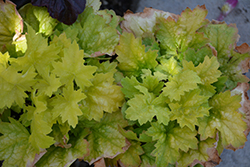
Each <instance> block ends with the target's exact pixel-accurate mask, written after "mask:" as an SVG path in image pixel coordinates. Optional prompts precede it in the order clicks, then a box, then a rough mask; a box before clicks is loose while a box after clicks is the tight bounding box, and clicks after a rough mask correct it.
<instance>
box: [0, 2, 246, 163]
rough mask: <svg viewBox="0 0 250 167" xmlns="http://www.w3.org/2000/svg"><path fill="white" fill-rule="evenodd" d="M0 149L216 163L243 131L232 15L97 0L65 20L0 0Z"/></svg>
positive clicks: (4, 154)
mask: <svg viewBox="0 0 250 167" xmlns="http://www.w3.org/2000/svg"><path fill="white" fill-rule="evenodd" d="M0 5H1V6H0V9H1V10H0V51H1V52H0V89H1V91H0V92H1V93H0V99H1V100H0V160H4V162H3V167H9V166H20V167H22V166H28V167H29V166H36V167H40V166H41V167H46V166H70V164H71V163H73V162H74V161H75V160H76V159H83V160H84V161H87V162H89V163H90V164H92V163H95V164H96V165H97V164H99V165H100V164H101V165H103V166H105V165H106V166H118V165H120V166H141V167H143V166H159V167H166V166H180V167H182V166H194V165H196V164H202V165H204V166H209V165H210V166H214V165H217V164H218V163H219V162H220V158H219V155H220V154H221V153H222V151H223V149H224V148H230V149H233V150H236V149H238V148H242V146H244V143H245V142H246V136H247V134H248V132H249V129H248V127H250V126H249V121H248V120H249V113H248V112H249V104H250V103H249V100H248V97H247V93H246V92H247V90H248V81H249V79H248V78H247V77H245V76H244V75H242V73H245V72H247V71H248V61H249V59H250V55H249V52H250V47H249V46H248V45H247V44H246V43H244V44H242V45H241V46H236V42H237V40H238V38H239V36H238V34H237V28H236V26H235V25H233V24H230V25H227V24H225V23H224V22H215V21H212V22H210V21H208V20H206V19H205V17H206V15H207V10H206V9H205V6H197V7H196V8H195V9H193V10H191V9H189V8H187V9H186V10H184V11H183V12H182V13H181V15H174V14H171V13H168V12H163V11H159V10H154V9H151V8H146V9H145V10H144V12H143V13H137V14H133V13H131V12H128V13H127V14H125V16H124V17H123V18H121V17H119V16H117V15H116V14H115V13H114V12H113V11H112V10H99V7H100V2H99V1H98V0H89V1H87V2H86V8H85V10H84V12H83V13H81V14H80V15H79V16H78V19H77V20H76V22H75V23H74V24H72V25H65V24H63V23H60V22H58V21H57V20H55V19H53V18H51V17H50V16H49V13H48V12H47V9H46V8H43V7H36V6H32V5H31V4H27V5H26V6H24V7H22V8H21V9H20V10H19V11H17V10H16V9H15V5H14V4H12V3H11V2H10V1H8V0H6V2H3V1H2V0H0Z"/></svg>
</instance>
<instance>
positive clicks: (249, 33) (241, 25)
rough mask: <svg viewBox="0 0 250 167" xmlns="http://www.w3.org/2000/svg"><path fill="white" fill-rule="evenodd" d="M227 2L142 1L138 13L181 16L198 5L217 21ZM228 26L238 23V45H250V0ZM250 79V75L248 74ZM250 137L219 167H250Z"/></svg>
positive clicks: (242, 1) (224, 155)
mask: <svg viewBox="0 0 250 167" xmlns="http://www.w3.org/2000/svg"><path fill="white" fill-rule="evenodd" d="M224 2H225V0H209V1H208V0H185V1H184V0H154V1H151V0H141V1H140V2H139V5H138V8H137V11H136V12H142V11H143V9H144V7H153V8H156V9H160V10H164V11H168V12H171V13H175V14H180V13H181V12H182V11H183V10H184V9H185V8H186V7H189V8H191V9H193V8H195V7H196V6H197V5H203V4H205V5H206V8H207V9H208V15H207V19H209V20H212V19H216V18H217V17H218V16H219V14H220V7H221V6H222V5H223V3H224ZM224 21H225V22H226V23H227V24H230V23H236V25H237V28H238V30H239V32H238V33H239V35H240V36H241V37H240V39H239V42H238V43H237V45H241V44H242V43H244V42H246V43H248V44H249V45H250V0H239V3H238V5H237V6H236V8H235V9H234V10H233V11H232V12H231V13H230V14H229V15H228V16H227V17H226V18H225V20H224ZM247 76H248V77H250V73H247ZM249 140H250V135H248V141H247V142H246V144H245V147H244V148H243V149H239V150H237V151H232V150H226V149H225V150H224V151H223V153H222V154H221V159H222V161H221V163H220V164H219V165H218V166H217V167H250V141H249Z"/></svg>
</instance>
